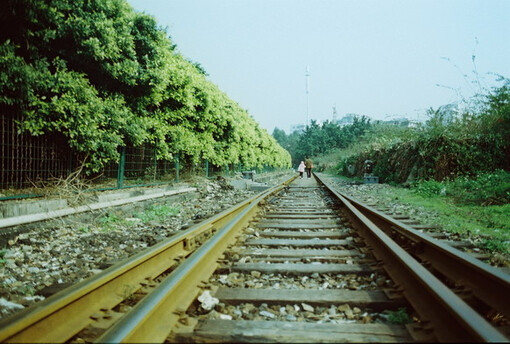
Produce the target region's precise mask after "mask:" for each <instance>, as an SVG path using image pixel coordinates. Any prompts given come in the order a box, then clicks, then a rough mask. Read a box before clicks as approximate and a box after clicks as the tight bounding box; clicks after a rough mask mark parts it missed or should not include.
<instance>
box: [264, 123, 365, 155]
mask: <svg viewBox="0 0 510 344" xmlns="http://www.w3.org/2000/svg"><path fill="white" fill-rule="evenodd" d="M370 127H371V123H370V120H369V119H368V118H367V117H365V116H361V117H354V121H353V123H352V124H351V125H348V126H343V127H342V126H340V125H338V124H336V123H333V122H329V121H326V122H324V123H323V124H322V125H319V124H318V123H317V122H316V121H313V120H312V121H311V124H310V125H308V126H306V128H305V130H304V132H302V133H299V132H294V133H292V134H290V135H288V136H287V135H286V134H285V132H284V131H283V130H281V129H278V128H275V129H274V131H273V137H274V138H275V139H276V140H277V141H278V143H279V144H280V145H281V146H282V147H285V148H286V149H287V150H288V151H289V152H290V153H291V155H292V158H293V164H294V165H297V164H299V162H300V161H301V160H305V157H311V156H317V155H321V154H325V153H327V152H329V151H331V150H332V149H335V148H346V147H348V146H349V145H351V144H352V143H353V142H354V141H355V140H356V139H357V138H358V137H360V136H362V135H363V134H364V133H365V132H366V131H367V130H369V128H370Z"/></svg>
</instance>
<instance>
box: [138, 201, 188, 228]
mask: <svg viewBox="0 0 510 344" xmlns="http://www.w3.org/2000/svg"><path fill="white" fill-rule="evenodd" d="M179 211H180V208H179V207H174V206H171V205H168V204H158V205H151V206H150V207H148V208H147V209H145V211H144V212H143V213H137V214H135V217H136V218H139V219H140V220H142V222H144V223H148V222H152V221H162V220H165V219H167V218H169V217H173V216H175V215H177V214H179Z"/></svg>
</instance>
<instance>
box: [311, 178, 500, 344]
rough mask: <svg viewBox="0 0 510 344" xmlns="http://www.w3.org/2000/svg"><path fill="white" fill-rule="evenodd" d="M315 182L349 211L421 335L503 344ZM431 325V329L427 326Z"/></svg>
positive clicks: (409, 259) (488, 327)
mask: <svg viewBox="0 0 510 344" xmlns="http://www.w3.org/2000/svg"><path fill="white" fill-rule="evenodd" d="M316 178H317V180H319V181H320V182H321V183H322V184H323V185H324V186H325V187H326V188H327V189H328V190H329V191H330V192H331V193H332V194H333V195H335V196H336V197H337V198H338V200H339V201H340V202H341V203H342V204H343V205H344V206H345V207H346V208H347V209H348V210H349V217H350V218H351V221H352V222H353V224H354V225H355V226H356V227H357V229H358V231H359V233H360V235H362V237H363V238H364V239H365V241H366V242H367V243H368V244H369V245H370V247H371V249H372V250H373V254H374V255H375V256H376V257H377V258H378V259H380V260H381V261H382V262H383V263H384V265H383V268H384V269H385V270H386V272H387V273H388V275H389V276H390V277H391V278H392V279H393V280H394V282H395V283H397V284H398V285H399V286H400V288H401V292H402V294H403V295H404V296H405V297H406V299H407V300H408V302H409V303H410V304H411V305H412V306H413V308H414V309H415V310H416V312H417V313H418V314H419V315H420V318H421V320H422V321H424V322H425V324H426V325H425V327H424V328H422V329H421V330H424V331H425V332H430V331H433V333H434V336H435V337H436V339H437V340H439V341H445V342H451V341H454V342H506V341H507V340H508V339H507V338H506V337H505V336H504V335H502V334H501V333H500V332H499V331H498V330H497V329H495V328H494V327H493V326H492V325H491V324H490V323H489V322H487V321H486V320H485V319H484V318H483V317H482V316H480V315H479V314H478V313H477V312H476V311H475V310H473V309H472V308H471V307H470V306H469V305H468V304H466V303H465V302H464V301H463V300H462V299H461V298H460V297H459V296H457V295H456V294H455V293H454V292H453V291H452V290H450V289H449V288H448V287H446V286H445V285H444V284H443V283H442V282H441V281H440V280H439V279H438V278H436V277H435V276H434V275H432V273H430V272H429V271H428V270H427V269H426V268H425V267H423V266H422V265H421V264H420V263H419V262H418V261H416V260H415V259H414V258H413V257H412V256H411V255H410V254H408V253H407V252H406V251H405V250H404V249H403V248H402V247H400V246H399V245H397V244H396V243H395V242H394V241H393V240H392V239H391V238H390V237H389V236H388V235H387V234H386V233H384V232H383V231H382V230H381V229H380V228H378V227H377V226H376V225H375V224H374V223H373V222H372V221H371V220H369V219H368V218H367V217H366V216H365V215H364V214H362V213H361V211H360V210H359V209H357V208H356V207H355V206H354V205H353V204H351V202H350V201H348V200H347V199H346V198H345V197H344V196H343V195H342V194H340V193H339V192H338V191H336V190H334V189H333V188H332V187H331V185H329V184H328V183H326V182H325V181H323V180H321V179H320V178H319V177H317V176H316ZM428 325H431V326H428Z"/></svg>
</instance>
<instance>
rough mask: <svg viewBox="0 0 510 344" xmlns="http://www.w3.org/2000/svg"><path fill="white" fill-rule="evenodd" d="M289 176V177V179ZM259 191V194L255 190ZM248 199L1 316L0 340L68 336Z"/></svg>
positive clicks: (162, 269) (179, 255) (172, 261)
mask: <svg viewBox="0 0 510 344" xmlns="http://www.w3.org/2000/svg"><path fill="white" fill-rule="evenodd" d="M292 179H293V178H291V179H289V181H287V182H290V180H292ZM259 195H260V194H259ZM259 195H255V196H253V197H251V198H250V199H248V200H245V201H243V202H240V203H239V204H237V205H235V206H233V207H231V208H229V209H227V210H225V211H223V212H221V213H219V214H217V215H215V216H213V217H211V218H209V219H207V220H205V221H203V222H201V223H199V224H196V225H194V226H192V227H190V228H189V229H187V230H186V231H183V232H181V233H178V234H176V235H174V236H172V237H170V238H168V239H167V240H164V241H162V242H160V243H158V244H156V245H154V246H152V247H149V248H147V249H146V250H144V251H142V252H140V253H138V254H136V255H134V256H132V257H130V258H128V259H126V260H125V261H123V262H122V263H121V264H118V265H115V266H112V267H110V268H108V269H106V270H104V271H103V272H101V273H99V274H97V275H95V276H92V277H90V278H88V279H86V280H84V281H82V282H80V283H77V284H75V285H73V286H71V287H69V288H67V289H65V290H62V291H61V292H58V293H56V294H54V295H52V296H50V297H49V298H47V299H46V300H44V301H41V302H39V303H37V304H35V305H34V306H32V307H30V308H28V309H26V310H24V311H21V312H19V313H16V314H15V315H14V316H12V317H8V318H5V319H2V320H0V342H9V343H15V342H31V343H35V342H41V343H43V342H44V343H58V342H65V341H66V340H69V339H70V338H71V337H72V336H74V335H75V334H76V333H78V332H79V331H81V330H82V329H83V328H85V327H87V326H89V325H91V324H93V323H94V322H95V320H94V319H97V318H98V317H99V318H100V317H101V315H102V314H104V312H105V311H106V310H110V309H111V308H113V307H114V306H116V305H117V304H119V303H120V302H122V301H123V300H124V299H125V298H126V297H128V296H129V295H131V294H132V293H134V292H135V291H136V290H138V289H140V288H141V287H142V286H144V285H146V284H147V282H148V281H151V280H152V279H154V278H156V277H157V276H159V275H160V274H161V273H163V272H165V271H167V270H168V269H170V268H172V267H174V266H175V265H177V264H178V263H179V262H180V261H181V260H182V259H183V258H185V257H186V256H188V255H189V254H190V253H191V252H192V251H193V250H194V249H195V246H196V241H197V240H200V237H203V236H209V234H210V233H211V232H212V231H214V230H215V229H217V228H221V227H223V226H225V224H226V223H228V222H229V221H231V220H232V219H233V218H235V217H236V216H237V215H238V214H239V213H241V212H242V211H243V210H244V209H246V208H247V207H249V205H250V204H252V203H253V202H255V201H257V202H258V200H259V198H260V196H259Z"/></svg>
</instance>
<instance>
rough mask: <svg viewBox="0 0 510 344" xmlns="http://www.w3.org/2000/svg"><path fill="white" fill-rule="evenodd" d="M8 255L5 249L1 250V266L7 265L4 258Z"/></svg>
mask: <svg viewBox="0 0 510 344" xmlns="http://www.w3.org/2000/svg"><path fill="white" fill-rule="evenodd" d="M6 253H7V250H6V249H4V248H3V249H1V250H0V264H5V259H4V256H5V254H6Z"/></svg>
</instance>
